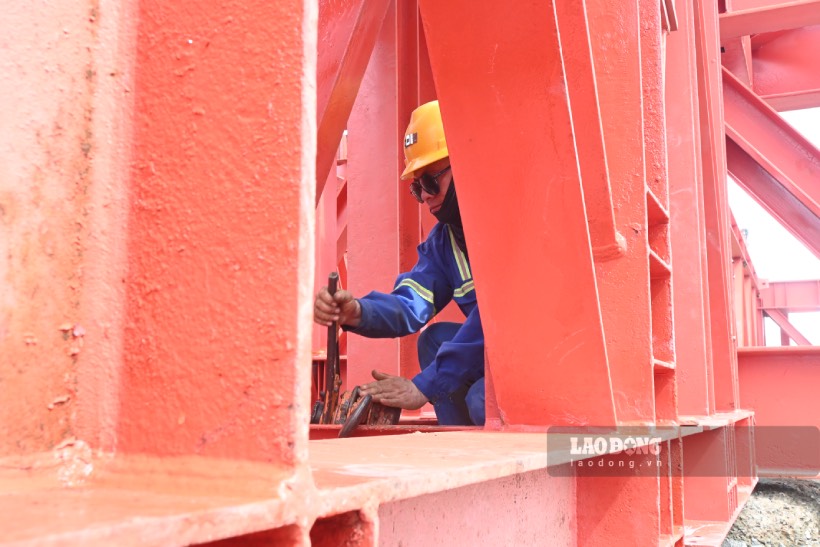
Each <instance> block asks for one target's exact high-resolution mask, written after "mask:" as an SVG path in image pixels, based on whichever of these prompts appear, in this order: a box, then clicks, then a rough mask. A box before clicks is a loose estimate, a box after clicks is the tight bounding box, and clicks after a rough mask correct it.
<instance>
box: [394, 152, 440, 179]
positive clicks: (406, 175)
mask: <svg viewBox="0 0 820 547" xmlns="http://www.w3.org/2000/svg"><path fill="white" fill-rule="evenodd" d="M449 155H450V153H449V152H448V151H447V147H446V146H445V147H444V148H440V149H439V150H436V151H435V152H432V153H430V154H425V155H424V156H422V157H419V158H416V159H414V160H413V161H411V162H409V163H408V164H407V165H406V166H405V167H404V171H402V174H401V180H407V179H411V178H413V173H415V172H416V171H418V170H419V169H424V168H425V167H427V166H428V165H430V164H431V163H434V162H437V161H438V160H440V159H443V158H446V157H447V156H449Z"/></svg>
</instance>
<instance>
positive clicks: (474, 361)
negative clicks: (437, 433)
mask: <svg viewBox="0 0 820 547" xmlns="http://www.w3.org/2000/svg"><path fill="white" fill-rule="evenodd" d="M418 255H419V259H418V262H416V265H415V266H413V269H412V270H410V271H409V272H407V273H403V274H401V275H400V276H399V277H398V278H397V279H396V285H395V288H394V289H393V292H391V293H390V294H385V293H380V292H375V291H374V292H371V293H369V294H367V295H366V296H364V297H362V298H360V299H359V303H360V304H361V306H362V317H361V322H360V323H359V326H358V327H356V328H355V329H349V330H350V331H351V332H355V333H356V334H360V335H362V336H367V337H370V338H394V337H397V336H405V335H407V334H411V333H414V332H417V331H418V330H420V329H421V328H422V327H423V326H424V325H426V324H427V322H428V321H430V320H431V319H432V318H433V317H434V316H435V315H436V313H438V312H439V311H441V310H442V309H444V306H446V305H447V304H448V303H449V302H450V300H455V302H456V304H457V305H458V307H459V309H460V310H461V312H462V313H463V314H464V315H465V316H466V318H467V319H466V320H465V321H464V323H462V324H459V323H444V322H442V323H435V324H433V325H430V327H428V328H427V329H426V330H425V331H424V332H423V333H422V334H421V336H420V337H419V342H418V346H419V364H420V365H421V372H420V373H419V374H417V375H416V376H415V377H414V378H413V383H414V384H415V385H416V387H418V388H419V391H421V392H422V393H423V394H424V396H425V397H427V398H428V399H429V400H430V402H431V403H433V407H434V408H435V410H436V417H437V418H438V421H439V424H441V425H470V424H477V425H482V424H483V423H484V333H483V331H482V330H481V318H480V317H479V314H478V303H477V302H476V295H475V286H474V284H473V276H472V273H471V272H470V263H469V261H468V260H467V257H466V256H465V255H464V253H463V252H462V251H461V249H459V247H458V245H457V244H456V241H455V239H454V237H453V235H452V233H451V231H450V228H449V227H448V226H447V225H446V224H442V223H440V222H439V223H438V224H436V225H435V226H434V227H433V229H432V230H431V231H430V234H429V235H428V236H427V239H426V240H425V241H424V242H423V243H421V244H420V245H419V246H418Z"/></svg>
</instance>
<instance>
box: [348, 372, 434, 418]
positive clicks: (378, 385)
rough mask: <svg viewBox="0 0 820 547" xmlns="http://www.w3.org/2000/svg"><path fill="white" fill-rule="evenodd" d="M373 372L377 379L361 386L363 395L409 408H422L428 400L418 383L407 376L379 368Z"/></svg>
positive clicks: (378, 401) (377, 400)
mask: <svg viewBox="0 0 820 547" xmlns="http://www.w3.org/2000/svg"><path fill="white" fill-rule="evenodd" d="M371 374H373V378H375V379H376V381H375V382H370V383H369V384H365V385H363V386H360V387H359V393H361V394H362V396H364V395H370V396H372V397H373V400H374V401H376V402H377V403H381V404H383V405H385V406H394V407H397V408H406V409H407V410H415V409H417V408H421V407H422V406H424V403H426V402H427V397H425V396H424V394H423V393H422V392H421V391H419V388H417V387H416V384H414V383H413V382H411V381H410V380H408V379H407V378H402V377H401V376H393V375H391V374H385V373H384V372H379V371H378V370H374V371H373V372H372V373H371Z"/></svg>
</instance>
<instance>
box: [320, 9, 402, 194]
mask: <svg viewBox="0 0 820 547" xmlns="http://www.w3.org/2000/svg"><path fill="white" fill-rule="evenodd" d="M389 5H390V0H356V1H351V0H323V1H322V2H320V3H319V35H318V59H317V66H316V78H317V81H316V117H317V125H318V133H317V135H316V202H317V203H318V201H319V198H320V197H321V195H322V190H323V189H324V185H325V181H326V180H327V175H328V173H329V172H330V168H331V166H332V165H333V161H334V158H335V157H336V149H337V148H338V145H339V139H341V137H342V132H343V131H344V128H345V125H346V124H347V119H348V117H349V116H350V111H351V110H352V109H353V102H354V101H355V100H356V95H357V93H358V92H359V85H360V84H361V82H362V77H363V76H364V71H365V69H366V68H367V63H368V61H369V60H370V55H371V53H372V52H373V46H374V44H375V43H376V37H377V36H378V33H379V30H380V29H381V26H382V22H383V21H384V16H385V14H386V13H387V7H388V6H389Z"/></svg>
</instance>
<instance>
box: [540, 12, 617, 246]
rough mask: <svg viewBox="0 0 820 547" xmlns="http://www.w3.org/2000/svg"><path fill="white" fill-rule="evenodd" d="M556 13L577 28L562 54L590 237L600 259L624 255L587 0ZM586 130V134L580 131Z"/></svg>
mask: <svg viewBox="0 0 820 547" xmlns="http://www.w3.org/2000/svg"><path fill="white" fill-rule="evenodd" d="M555 13H556V16H557V19H558V24H559V25H560V26H561V27H566V28H572V29H574V32H564V33H561V34H560V40H561V52H562V55H563V58H564V67H565V70H566V78H567V93H568V94H569V96H570V100H571V105H572V123H573V125H574V127H575V128H576V140H575V142H576V146H577V149H578V164H579V167H580V169H581V180H582V182H583V187H584V203H585V205H586V211H587V219H588V221H589V234H590V237H591V238H592V247H593V252H594V254H595V258H596V260H605V259H609V258H614V257H617V256H619V255H621V254H622V253H623V251H624V249H623V246H624V245H625V242H624V240H623V237H622V236H621V235H620V234H618V231H617V230H616V228H615V217H614V215H613V212H612V189H611V187H610V183H609V171H608V168H607V162H606V153H605V151H604V135H603V130H602V128H601V111H600V108H599V107H598V89H597V84H596V82H595V67H594V66H593V62H592V51H591V49H590V35H589V25H588V24H587V15H586V9H585V6H584V2H577V1H575V0H563V1H560V0H559V1H557V2H556V3H555ZM580 128H583V131H579V129H580Z"/></svg>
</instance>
